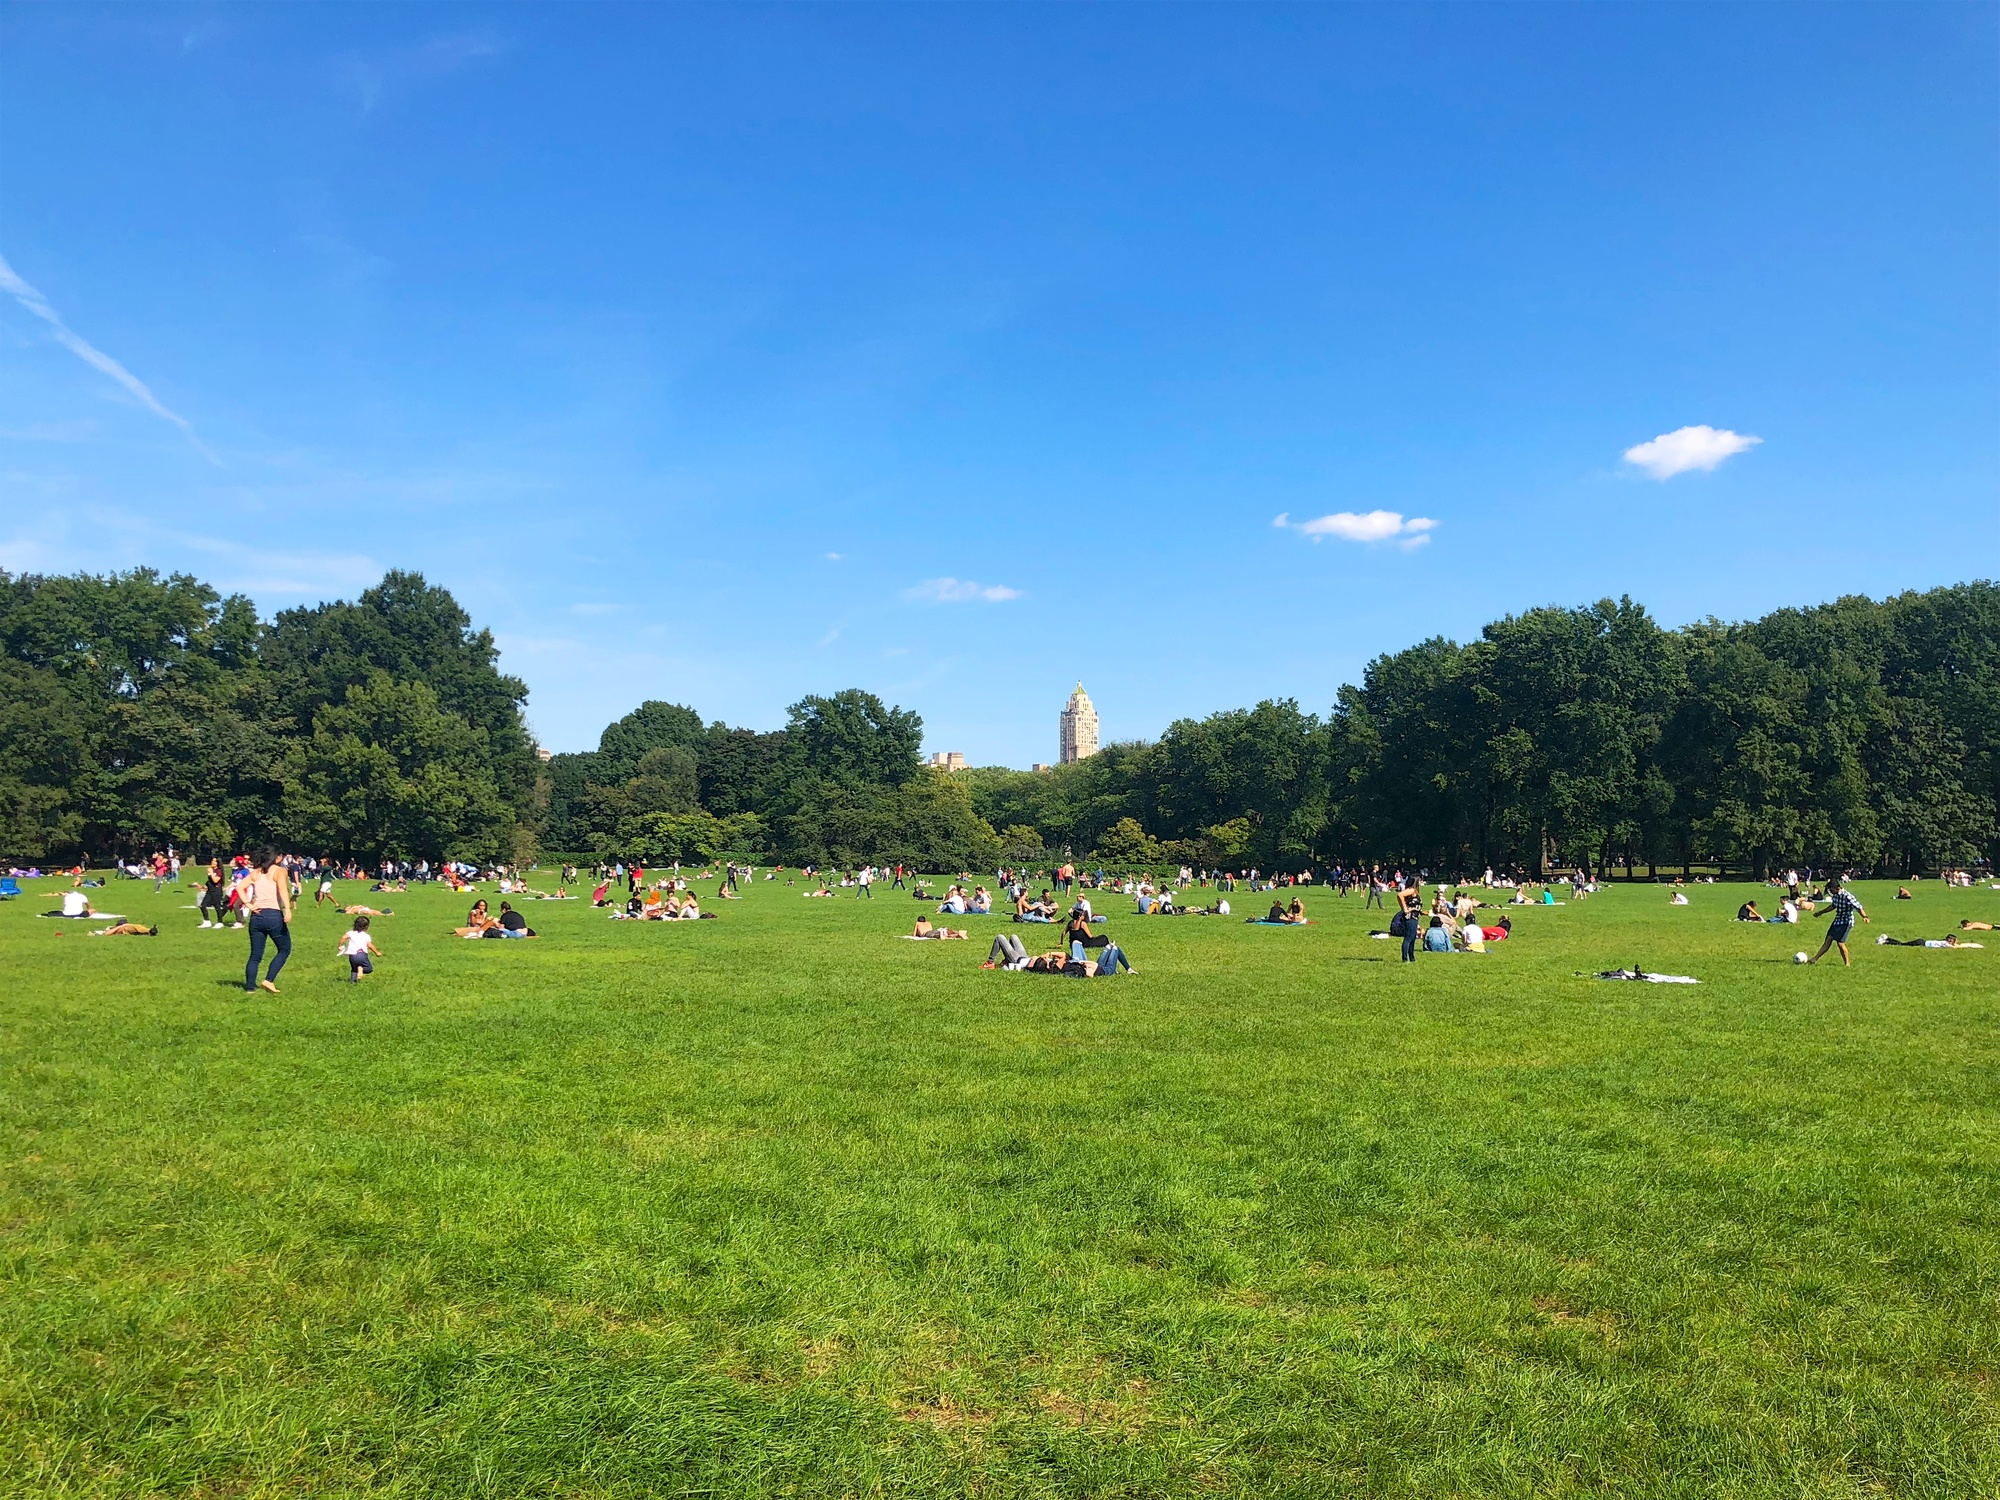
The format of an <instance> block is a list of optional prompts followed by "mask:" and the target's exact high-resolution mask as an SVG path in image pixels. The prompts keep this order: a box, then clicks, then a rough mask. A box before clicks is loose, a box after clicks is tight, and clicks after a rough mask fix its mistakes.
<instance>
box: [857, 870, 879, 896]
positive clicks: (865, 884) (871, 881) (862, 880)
mask: <svg viewBox="0 0 2000 1500" xmlns="http://www.w3.org/2000/svg"><path fill="white" fill-rule="evenodd" d="M854 880H855V884H857V885H859V886H860V887H861V889H860V890H859V891H858V892H856V893H855V897H854V899H855V900H856V901H859V900H860V899H861V898H862V897H863V896H866V897H867V898H868V899H869V900H870V901H873V900H874V899H875V867H874V866H873V865H863V866H862V867H861V873H860V874H859V875H857V876H855V877H854Z"/></svg>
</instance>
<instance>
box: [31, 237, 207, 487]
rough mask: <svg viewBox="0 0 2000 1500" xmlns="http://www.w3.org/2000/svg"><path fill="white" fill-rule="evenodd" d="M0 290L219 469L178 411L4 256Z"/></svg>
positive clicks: (66, 347)
mask: <svg viewBox="0 0 2000 1500" xmlns="http://www.w3.org/2000/svg"><path fill="white" fill-rule="evenodd" d="M0 291H5V292H7V293H8V294H9V295H11V296H12V297H13V299H14V300H15V301H16V302H18V303H20V304H21V306H23V307H25V308H26V309H27V310H28V311H29V312H31V313H33V314H34V315H35V316H36V317H38V318H40V319H41V320H42V321H43V322H44V323H47V324H48V325H49V327H51V328H53V329H54V330H55V331H56V342H57V343H59V344H61V345H62V346H63V347H64V348H65V349H67V350H69V352H70V353H72V354H74V355H75V356H76V357H77V358H78V359H80V360H82V361H83V362H84V363H85V364H87V365H89V366H90V367H91V368H92V369H93V370H98V371H100V372H102V373H103V374H106V375H109V376H110V377H111V378H112V379H113V380H115V381H117V382H118V383H119V384H120V385H122V386H124V387H125V389H126V390H127V391H129V392H130V393H131V394H132V395H133V396H134V397H135V398H136V399H137V400H138V402H139V404H140V405H141V406H144V407H145V408H146V410H148V411H150V412H152V413H153V414H154V415H155V416H159V417H165V418H166V419H167V420H168V421H169V422H171V423H173V424H174V426H176V427H178V428H180V430H181V431H182V432H184V433H186V434H187V440H188V441H189V442H190V443H192V444H194V448H195V452H197V453H199V454H200V455H201V456H202V457H203V458H205V459H207V460H208V461H209V462H210V463H212V464H214V465H215V466H216V467H217V468H220V467H222V460H221V459H219V458H217V457H216V456H215V455H214V454H213V453H210V452H209V451H208V449H207V448H205V447H204V446H203V445H202V441H201V439H200V438H198V437H196V436H195V435H194V427H193V425H192V424H191V423H190V422H189V421H188V419H187V418H186V417H183V416H181V415H180V414H179V413H178V412H173V411H169V410H167V408H166V406H165V405H164V404H163V403H162V402H161V401H160V398H159V397H158V396H155V395H154V394H153V393H152V391H151V390H149V389H148V388H147V386H146V382H145V381H143V380H141V379H140V378H139V377H138V376H136V375H134V374H133V373H132V372H131V371H130V370H128V369H126V368H125V367H124V366H123V365H121V364H119V363H118V361H117V360H115V359H113V358H112V357H111V356H110V355H108V354H106V353H105V352H104V351H103V350H102V349H100V348H98V347H97V346H96V345H95V344H92V343H90V342H89V341H88V340H87V339H84V338H82V337H81V336H80V335H78V334H77V333H76V332H75V331H74V330H72V329H71V328H70V326H69V324H67V323H65V322H64V321H63V320H62V314H61V313H59V312H57V311H56V310H55V308H53V307H51V306H50V305H49V299H48V298H46V297H44V296H43V295H42V294H41V293H40V292H38V291H36V290H35V289H34V288H33V287H31V286H29V285H28V283H27V282H25V281H23V280H22V279H21V278H20V277H19V276H17V275H16V274H15V273H14V268H13V267H12V266H10V265H8V264H7V259H6V257H5V256H0Z"/></svg>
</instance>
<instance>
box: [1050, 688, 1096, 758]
mask: <svg viewBox="0 0 2000 1500" xmlns="http://www.w3.org/2000/svg"><path fill="white" fill-rule="evenodd" d="M1095 754H1097V710H1096V709H1095V708H1093V707H1091V703H1090V694H1088V693H1086V692H1085V691H1084V690H1083V684H1082V683H1080V682H1079V683H1078V684H1077V685H1076V691H1075V692H1073V693H1071V694H1070V695H1069V702H1068V703H1067V704H1065V705H1064V707H1063V711H1062V728H1061V731H1060V743H1059V746H1058V755H1057V758H1058V759H1060V760H1061V761H1062V763H1063V764H1064V765H1068V764H1069V763H1070V762H1071V761H1073V760H1082V759H1083V758H1084V757H1085V756H1087V755H1095Z"/></svg>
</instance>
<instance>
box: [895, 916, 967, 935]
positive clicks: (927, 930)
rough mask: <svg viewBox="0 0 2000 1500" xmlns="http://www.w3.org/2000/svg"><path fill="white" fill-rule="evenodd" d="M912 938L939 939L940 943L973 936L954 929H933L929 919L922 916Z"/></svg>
mask: <svg viewBox="0 0 2000 1500" xmlns="http://www.w3.org/2000/svg"><path fill="white" fill-rule="evenodd" d="M910 936H911V937H916V938H937V939H938V940H939V941H943V940H945V939H947V938H969V937H971V936H972V934H971V933H970V932H965V931H961V930H959V929H957V928H952V927H933V926H932V925H931V919H930V918H929V917H923V916H920V917H918V918H917V926H916V930H915V931H914V932H912V933H911V934H910Z"/></svg>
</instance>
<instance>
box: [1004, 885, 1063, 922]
mask: <svg viewBox="0 0 2000 1500" xmlns="http://www.w3.org/2000/svg"><path fill="white" fill-rule="evenodd" d="M1015 905H1016V907H1017V908H1018V909H1017V910H1016V911H1015V914H1014V920H1015V921H1016V922H1053V921H1055V919H1056V901H1055V897H1053V896H1051V895H1050V894H1049V892H1048V890H1047V888H1046V887H1045V888H1044V889H1043V891H1042V894H1041V895H1040V896H1038V897H1037V898H1036V899H1035V900H1033V901H1028V900H1022V901H1019V902H1016V903H1015Z"/></svg>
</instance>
